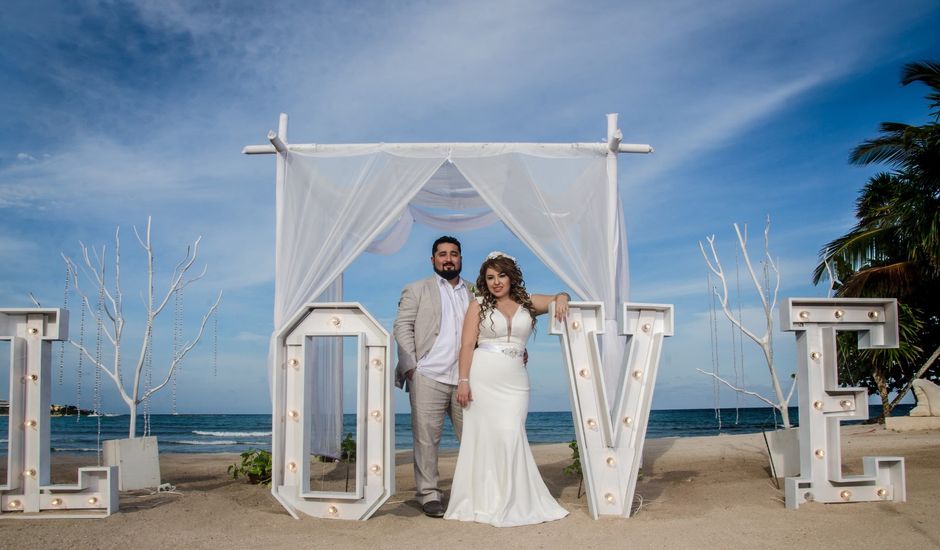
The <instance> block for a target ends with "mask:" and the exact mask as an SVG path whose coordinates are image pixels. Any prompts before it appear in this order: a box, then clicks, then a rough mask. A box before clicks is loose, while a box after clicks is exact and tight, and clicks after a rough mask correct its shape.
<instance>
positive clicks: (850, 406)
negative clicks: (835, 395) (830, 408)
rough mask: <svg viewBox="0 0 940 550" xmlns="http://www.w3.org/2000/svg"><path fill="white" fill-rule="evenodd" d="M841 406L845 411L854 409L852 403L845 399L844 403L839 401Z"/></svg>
mask: <svg viewBox="0 0 940 550" xmlns="http://www.w3.org/2000/svg"><path fill="white" fill-rule="evenodd" d="M839 405H841V406H842V408H843V409H851V408H852V402H851V401H849V400H848V399H843V400H842V401H839Z"/></svg>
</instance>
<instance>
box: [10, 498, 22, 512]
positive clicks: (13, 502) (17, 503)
mask: <svg viewBox="0 0 940 550" xmlns="http://www.w3.org/2000/svg"><path fill="white" fill-rule="evenodd" d="M19 507H20V501H18V500H11V501H10V508H13V509H14V510H15V509H17V508H19Z"/></svg>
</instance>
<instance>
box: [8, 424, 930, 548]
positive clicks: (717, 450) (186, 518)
mask: <svg viewBox="0 0 940 550" xmlns="http://www.w3.org/2000/svg"><path fill="white" fill-rule="evenodd" d="M842 434H843V437H842V442H843V445H842V447H843V463H844V471H846V472H847V473H860V471H861V467H862V465H861V457H862V456H865V455H870V456H877V455H892V456H903V457H905V464H906V469H907V502H904V503H893V502H877V503H855V504H819V503H811V504H807V505H804V506H801V507H800V508H799V509H798V510H787V509H786V508H785V507H784V502H783V492H782V490H778V489H777V488H775V487H774V484H773V482H772V480H771V479H770V478H769V476H768V466H767V461H766V457H765V451H764V444H763V438H762V437H761V435H760V434H749V435H734V436H717V437H700V438H679V439H653V440H649V441H647V444H646V456H645V465H644V473H643V476H642V478H641V480H640V481H639V483H638V484H637V494H638V495H639V496H640V497H642V505H641V506H640V507H639V510H638V511H637V512H636V514H635V515H634V516H633V517H631V518H629V519H616V518H606V519H602V520H599V521H594V520H592V519H591V518H590V515H589V514H588V510H587V505H586V503H585V500H584V497H582V498H580V499H578V498H577V490H578V481H577V479H575V478H573V477H571V476H566V475H565V474H563V473H562V468H563V467H564V466H566V465H568V464H569V462H570V450H569V449H568V448H567V447H566V446H565V445H543V446H537V447H535V455H536V460H537V462H538V464H539V468H540V469H541V471H542V474H543V476H544V477H545V479H546V482H547V484H548V486H549V488H550V489H551V491H552V493H553V494H554V495H555V496H556V497H558V498H559V501H560V502H561V504H562V505H563V506H564V507H565V508H567V509H568V510H570V511H571V514H570V515H569V516H568V517H567V518H565V519H563V520H561V521H556V522H552V523H548V524H541V525H534V526H526V527H514V528H504V529H499V528H495V527H490V526H488V525H478V524H468V523H460V522H452V521H445V520H440V519H431V518H427V517H425V516H424V515H423V514H422V513H421V511H420V509H419V507H418V505H417V503H416V502H415V501H414V500H413V497H412V491H413V490H414V478H413V474H412V466H411V460H410V453H400V454H399V461H398V462H399V464H398V467H397V488H398V491H397V493H396V494H395V495H393V497H392V498H391V499H389V501H388V502H387V503H386V504H385V505H384V506H383V507H382V508H381V509H380V510H379V511H378V512H377V513H376V514H375V516H373V517H372V518H371V519H370V520H368V521H364V522H354V521H338V520H323V519H314V518H309V517H304V518H303V519H300V520H295V519H293V518H292V517H291V516H290V515H288V514H287V512H286V511H284V509H283V508H281V506H280V505H279V504H278V503H277V502H276V501H275V500H274V498H273V497H272V496H271V493H270V490H269V489H268V488H264V487H258V486H254V485H249V484H247V483H245V482H244V481H243V480H232V479H231V478H230V477H228V476H227V474H226V472H225V470H226V466H227V465H228V464H231V463H232V462H234V461H235V460H236V458H237V455H233V454H224V455H223V454H214V455H192V454H163V455H161V457H160V458H161V470H162V476H163V479H164V481H167V482H170V483H172V484H174V485H175V486H176V489H177V493H178V494H166V493H163V494H150V493H149V492H147V491H138V492H130V493H123V494H122V495H121V510H120V512H118V513H117V514H115V515H113V516H111V517H109V518H106V519H99V520H47V519H41V520H32V521H16V520H5V521H0V541H2V547H3V548H79V549H81V548H122V549H134V550H136V549H147V548H165V549H170V548H327V549H342V548H368V549H379V548H409V549H410V548H448V549H450V548H487V549H493V550H505V549H509V548H787V549H792V548H794V547H796V545H798V544H800V545H806V547H808V548H830V547H833V548H834V547H844V548H849V547H859V546H862V545H864V547H895V546H897V547H909V548H917V547H923V548H940V520H938V519H937V518H938V517H940V510H938V505H940V433H938V432H907V433H895V432H890V431H885V430H884V429H883V428H880V427H879V428H876V427H871V426H852V427H847V428H844V429H843V430H842ZM87 460H88V459H87V458H85V459H79V458H76V457H56V458H55V461H54V462H55V463H54V469H53V472H54V474H53V481H55V482H63V481H67V480H68V479H69V476H72V477H74V473H73V472H74V469H75V468H76V467H77V466H79V465H85V464H84V463H87ZM454 462H455V455H454V454H453V453H451V454H448V455H446V456H445V457H443V458H442V460H441V470H442V475H443V477H444V479H445V484H446V485H449V483H450V478H451V476H452V474H453V468H454Z"/></svg>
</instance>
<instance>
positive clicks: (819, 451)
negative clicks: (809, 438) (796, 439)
mask: <svg viewBox="0 0 940 550" xmlns="http://www.w3.org/2000/svg"><path fill="white" fill-rule="evenodd" d="M813 454H814V455H816V458H822V457H824V456H826V451H824V450H822V449H816V452H814V453H813Z"/></svg>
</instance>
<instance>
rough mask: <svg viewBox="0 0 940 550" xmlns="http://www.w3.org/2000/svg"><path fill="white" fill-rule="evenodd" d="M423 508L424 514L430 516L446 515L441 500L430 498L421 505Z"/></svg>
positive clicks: (440, 516) (439, 516)
mask: <svg viewBox="0 0 940 550" xmlns="http://www.w3.org/2000/svg"><path fill="white" fill-rule="evenodd" d="M421 510H422V511H423V512H424V515H426V516H428V517H429V518H442V517H444V505H443V504H441V501H439V500H430V501H428V502H425V503H424V504H422V505H421Z"/></svg>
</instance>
